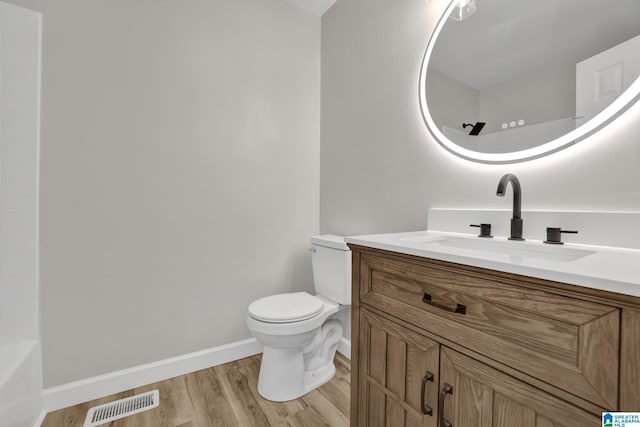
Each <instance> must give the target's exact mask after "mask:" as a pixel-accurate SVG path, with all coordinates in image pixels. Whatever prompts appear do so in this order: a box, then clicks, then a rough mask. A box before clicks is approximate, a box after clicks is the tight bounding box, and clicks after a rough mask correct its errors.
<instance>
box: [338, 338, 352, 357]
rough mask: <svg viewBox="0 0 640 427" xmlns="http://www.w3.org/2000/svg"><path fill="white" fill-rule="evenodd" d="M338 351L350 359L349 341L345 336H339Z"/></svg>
mask: <svg viewBox="0 0 640 427" xmlns="http://www.w3.org/2000/svg"><path fill="white" fill-rule="evenodd" d="M338 353H340V354H342V355H343V356H344V357H346V358H347V359H349V360H351V341H350V340H348V339H346V338H345V337H342V338H340V342H339V343H338Z"/></svg>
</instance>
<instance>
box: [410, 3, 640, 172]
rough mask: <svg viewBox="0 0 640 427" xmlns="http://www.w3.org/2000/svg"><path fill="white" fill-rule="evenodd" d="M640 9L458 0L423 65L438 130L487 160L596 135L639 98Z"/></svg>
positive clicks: (463, 150)
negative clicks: (595, 133)
mask: <svg viewBox="0 0 640 427" xmlns="http://www.w3.org/2000/svg"><path fill="white" fill-rule="evenodd" d="M638 17H640V1H638V0H613V1H601V0H597V1H596V0H523V1H513V0H454V1H453V2H451V3H450V4H449V6H448V7H447V9H446V11H445V13H444V15H443V16H442V18H441V19H440V21H439V22H438V24H437V26H436V28H435V30H434V32H433V34H432V36H431V39H430V40H429V43H428V45H427V50H426V53H425V56H424V60H423V63H422V70H421V72H420V87H419V90H420V106H421V108H422V114H423V117H424V120H425V122H426V123H427V126H428V128H429V130H430V131H431V133H432V134H433V135H434V137H435V138H436V140H437V141H438V142H440V144H442V145H443V146H444V147H445V148H446V149H447V150H449V151H451V152H452V153H454V154H456V155H458V156H460V157H463V158H466V159H469V160H473V161H478V162H484V163H512V162H519V161H525V160H530V159H534V158H538V157H541V156H544V155H547V154H550V153H553V152H556V151H558V150H561V149H563V148H566V147H568V146H570V145H572V144H574V143H576V142H578V141H580V140H582V139H584V138H585V137H587V136H589V135H592V134H593V133H594V132H597V131H598V130H599V129H601V128H602V127H603V126H605V125H606V124H607V123H609V122H611V121H612V120H614V119H615V118H616V117H617V116H618V115H619V114H621V113H622V112H623V111H624V110H626V109H627V108H628V107H629V106H630V105H632V104H633V103H634V102H635V101H636V100H637V99H638V98H639V97H640V79H639V78H638V76H639V75H640V55H639V54H638V52H640V20H639V19H638Z"/></svg>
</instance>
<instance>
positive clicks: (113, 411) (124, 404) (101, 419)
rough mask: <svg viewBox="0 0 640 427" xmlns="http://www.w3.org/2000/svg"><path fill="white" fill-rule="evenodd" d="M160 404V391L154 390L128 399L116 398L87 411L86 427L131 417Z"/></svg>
mask: <svg viewBox="0 0 640 427" xmlns="http://www.w3.org/2000/svg"><path fill="white" fill-rule="evenodd" d="M159 404H160V392H159V391H158V390H153V391H150V392H148V393H143V394H139V395H137V396H132V397H127V398H126V399H121V400H116V401H115V402H111V403H107V404H104V405H100V406H94V407H93V408H91V409H89V412H87V418H86V419H85V421H84V427H94V426H99V425H102V424H106V423H109V422H111V421H115V420H119V419H120V418H125V417H129V416H131V415H134V414H139V413H140V412H144V411H148V410H149V409H153V408H157V407H158V405H159Z"/></svg>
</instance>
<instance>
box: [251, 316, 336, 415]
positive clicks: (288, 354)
mask: <svg viewBox="0 0 640 427" xmlns="http://www.w3.org/2000/svg"><path fill="white" fill-rule="evenodd" d="M340 337H342V325H341V323H340V322H339V321H337V320H329V321H327V322H326V323H325V324H324V325H323V326H322V327H321V328H318V330H316V331H315V333H311V334H310V335H309V336H308V340H307V341H306V343H304V345H301V346H294V347H285V348H282V347H273V346H269V345H265V346H264V352H263V353H262V363H261V365H260V374H259V375H258V393H259V394H260V395H261V396H262V397H264V398H265V399H267V400H271V401H273V402H286V401H289V400H294V399H297V398H299V397H301V396H304V395H305V394H307V393H309V392H310V391H312V390H314V389H316V388H318V387H320V386H321V385H323V384H325V383H327V382H329V381H330V380H331V379H332V378H333V377H334V375H335V374H336V367H335V365H334V363H333V359H334V357H335V354H336V349H337V347H338V341H339V340H340Z"/></svg>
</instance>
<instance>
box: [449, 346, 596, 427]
mask: <svg viewBox="0 0 640 427" xmlns="http://www.w3.org/2000/svg"><path fill="white" fill-rule="evenodd" d="M440 390H441V391H440V403H441V405H442V406H441V408H442V411H441V412H442V414H441V416H442V418H443V420H444V422H443V425H446V426H452V427H470V426H474V427H514V426H518V427H554V426H555V427H591V426H593V427H596V426H600V425H601V424H600V418H599V417H596V416H595V415H593V414H590V413H588V412H585V411H583V410H582V409H579V408H577V407H575V406H573V405H571V404H568V403H566V402H563V401H562V400H560V399H558V398H556V397H553V396H551V395H549V394H547V393H545V392H543V391H541V390H538V389H536V388H534V387H532V386H530V385H527V384H525V383H523V382H521V381H519V380H516V379H515V378H513V377H510V376H508V375H506V374H503V373H501V372H499V371H496V370H495V369H493V368H490V367H489V366H487V365H485V364H483V363H480V362H478V361H476V360H473V359H471V358H469V357H467V356H464V355H462V354H460V353H458V352H456V351H454V350H451V349H449V348H446V347H442V351H441V354H440Z"/></svg>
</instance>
